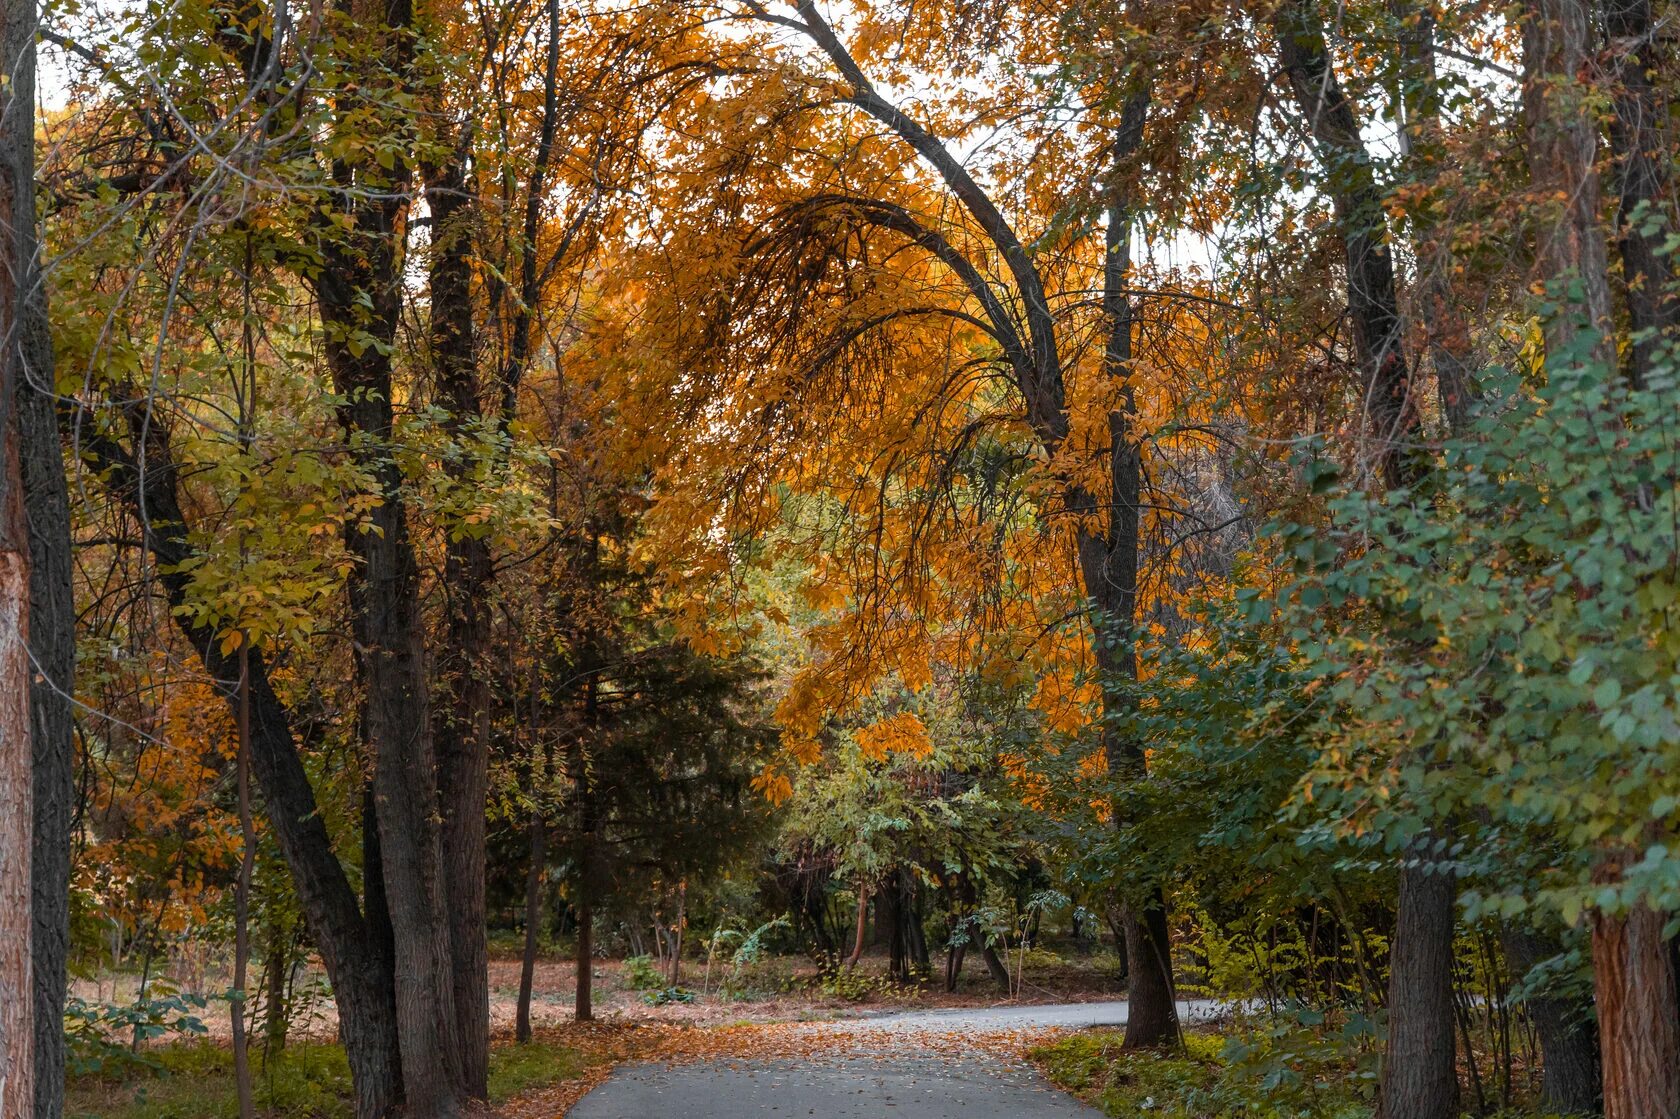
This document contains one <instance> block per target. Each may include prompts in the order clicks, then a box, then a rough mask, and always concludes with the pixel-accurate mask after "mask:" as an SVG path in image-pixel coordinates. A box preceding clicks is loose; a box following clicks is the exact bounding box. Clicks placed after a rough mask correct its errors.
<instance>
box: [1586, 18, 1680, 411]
mask: <svg viewBox="0 0 1680 1119" xmlns="http://www.w3.org/2000/svg"><path fill="white" fill-rule="evenodd" d="M1602 7H1603V24H1604V34H1605V37H1606V38H1607V39H1608V40H1609V55H1610V59H1611V77H1612V80H1613V90H1612V97H1613V100H1614V103H1615V107H1616V115H1615V118H1614V119H1613V121H1612V123H1611V128H1610V141H1611V146H1612V147H1613V149H1614V152H1615V156H1616V179H1617V185H1618V187H1619V188H1620V189H1619V191H1618V194H1619V197H1618V199H1617V206H1616V209H1617V213H1616V236H1617V241H1618V246H1619V248H1620V250H1621V255H1622V276H1623V279H1624V280H1625V282H1626V290H1627V306H1628V325H1629V326H1630V327H1632V333H1633V343H1632V345H1631V346H1630V347H1629V357H1630V359H1631V372H1632V376H1633V381H1634V383H1635V384H1640V385H1642V384H1644V383H1645V382H1646V380H1647V379H1648V377H1649V374H1650V370H1651V364H1652V362H1653V361H1654V360H1655V358H1656V354H1657V349H1658V347H1659V346H1660V345H1661V344H1662V340H1663V337H1664V336H1666V335H1670V334H1671V332H1672V331H1673V329H1674V327H1675V325H1676V322H1677V320H1680V304H1677V303H1676V293H1675V292H1674V290H1673V285H1674V268H1673V262H1672V260H1671V259H1670V255H1669V254H1668V253H1666V252H1664V251H1663V248H1662V245H1663V241H1664V239H1665V238H1667V237H1668V236H1670V235H1671V234H1672V233H1674V232H1675V227H1674V216H1675V213H1674V208H1673V205H1672V203H1671V201H1670V191H1669V173H1668V165H1667V161H1666V159H1665V158H1664V153H1665V152H1666V151H1667V150H1668V149H1667V146H1666V144H1665V142H1664V140H1663V136H1662V129H1663V126H1664V123H1665V122H1666V121H1667V120H1668V113H1669V108H1668V104H1667V98H1666V97H1664V96H1663V94H1662V91H1661V90H1660V89H1659V88H1658V86H1657V85H1656V84H1655V83H1654V82H1653V81H1652V80H1651V71H1652V70H1653V69H1654V68H1655V65H1656V63H1657V61H1658V58H1659V57H1660V56H1659V50H1658V48H1657V46H1656V44H1655V43H1654V41H1653V39H1654V36H1655V34H1656V28H1655V24H1654V22H1653V20H1652V18H1651V3H1650V0H1602Z"/></svg>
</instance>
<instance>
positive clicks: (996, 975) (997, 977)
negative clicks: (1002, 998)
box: [980, 944, 1010, 993]
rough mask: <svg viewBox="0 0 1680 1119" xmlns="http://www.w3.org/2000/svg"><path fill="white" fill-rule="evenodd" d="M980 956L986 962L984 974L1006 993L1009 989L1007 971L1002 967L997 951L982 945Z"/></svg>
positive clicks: (987, 945) (989, 946)
mask: <svg viewBox="0 0 1680 1119" xmlns="http://www.w3.org/2000/svg"><path fill="white" fill-rule="evenodd" d="M980 955H981V958H982V959H984V960H985V961H986V974H987V975H990V976H991V977H992V982H993V983H996V984H997V985H998V988H999V989H1000V990H1002V991H1004V992H1005V993H1007V992H1008V991H1009V987H1010V983H1009V969H1008V968H1007V967H1004V966H1003V961H1002V960H1001V959H999V958H998V954H997V949H996V948H993V947H992V946H991V945H990V944H985V945H982V946H981V950H980Z"/></svg>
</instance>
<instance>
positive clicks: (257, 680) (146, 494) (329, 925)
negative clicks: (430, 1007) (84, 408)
mask: <svg viewBox="0 0 1680 1119" xmlns="http://www.w3.org/2000/svg"><path fill="white" fill-rule="evenodd" d="M128 418H129V426H130V428H131V430H132V431H133V432H134V433H135V434H136V438H138V437H139V433H141V432H145V433H146V437H147V449H146V454H145V460H144V461H145V463H146V468H145V470H144V471H143V472H142V471H141V470H140V468H139V459H138V458H137V457H136V456H135V455H134V454H133V453H132V452H130V451H129V450H128V449H127V448H125V447H123V446H121V445H120V444H118V443H117V442H116V441H115V440H114V439H111V438H108V437H105V436H102V435H99V434H98V433H97V431H95V430H93V429H84V431H83V432H82V433H81V434H82V447H83V449H84V450H85V451H86V452H87V453H88V454H89V455H90V456H91V458H92V460H93V463H92V465H93V466H94V468H95V469H96V470H97V471H98V473H99V474H100V475H102V476H103V477H104V478H105V480H106V485H107V487H108V488H109V490H110V492H111V494H112V496H113V497H114V498H115V499H116V500H117V501H118V502H120V503H121V504H122V505H123V506H124V508H126V509H127V511H128V513H129V515H130V516H131V517H133V518H134V520H135V522H136V524H138V525H139V527H140V530H141V534H142V538H143V540H144V543H145V546H146V548H147V550H148V551H149V552H150V553H151V555H152V557H153V560H154V561H155V563H156V565H157V568H158V571H159V575H158V581H159V583H160V584H161V585H162V588H163V591H164V595H165V598H166V600H167V601H168V603H169V605H170V607H171V610H170V616H171V617H173V618H174V619H175V625H176V628H177V630H178V631H179V632H180V633H181V635H182V637H183V638H185V639H186V641H187V642H188V644H190V645H191V646H192V648H193V649H194V650H195V651H196V652H197V653H198V656H199V660H200V662H201V663H202V664H203V665H204V669H205V671H206V673H208V674H209V675H210V677H211V678H212V679H215V680H219V681H222V682H223V684H224V687H225V691H226V694H227V695H228V696H229V697H230V704H231V703H233V702H234V700H233V696H234V692H235V689H234V688H233V687H232V685H233V682H234V681H236V680H238V678H239V664H238V660H237V657H236V655H234V654H231V653H224V652H223V651H222V647H221V638H220V635H219V634H218V633H216V632H215V631H214V630H212V629H209V628H207V627H203V626H196V625H194V624H192V622H191V621H190V618H189V615H188V614H187V612H185V611H182V610H180V609H179V607H181V606H182V605H184V604H185V603H186V601H187V592H188V589H189V586H190V576H188V575H187V574H186V573H184V572H183V571H182V570H181V565H182V564H183V563H184V562H185V561H186V560H188V559H189V558H190V557H191V555H192V552H191V549H190V547H189V545H188V542H187V526H186V519H185V517H184V516H183V515H182V512H181V506H180V500H179V497H178V495H177V484H178V482H177V478H176V471H175V467H174V461H173V457H172V455H171V452H170V448H169V443H168V431H167V429H166V427H165V426H164V425H163V424H162V423H161V422H157V421H156V420H153V421H152V422H147V420H146V418H145V415H144V408H143V406H142V405H140V404H136V405H135V406H133V407H131V408H130V409H129V411H128ZM249 673H250V676H249V681H250V685H249V686H250V704H251V771H252V773H253V775H254V776H255V777H256V779H257V784H258V786H259V787H260V788H261V789H262V792H263V800H264V803H265V805H266V807H267V814H268V818H269V821H270V823H271V824H272V826H273V828H274V834H275V838H276V840H277V841H278V843H279V846H280V853H281V856H282V857H283V858H284V859H285V860H286V865H287V868H288V869H289V870H290V871H291V874H292V881H293V883H294V885H295V887H296V889H297V892H298V898H299V900H300V901H301V902H302V905H303V911H304V915H305V918H306V919H307V920H308V922H309V929H310V932H311V934H312V935H313V937H314V940H315V944H316V946H317V947H318V948H319V949H320V952H321V960H322V963H323V964H324V965H325V967H326V971H327V976H328V978H329V979H330V980H331V982H332V985H333V997H334V1001H335V1002H336V1004H337V1007H338V1017H339V1034H340V1037H341V1039H342V1040H343V1042H344V1047H345V1051H346V1055H347V1057H348V1058H349V1063H350V1070H351V1078H352V1080H353V1081H354V1085H355V1091H356V1115H357V1117H358V1119H381V1117H383V1116H386V1115H388V1114H390V1112H391V1109H392V1108H393V1107H395V1106H396V1105H397V1104H399V1103H400V1102H401V1100H402V1092H401V1089H400V1083H399V1080H398V1075H399V1068H400V1061H399V1057H398V1052H397V1027H396V1021H395V1017H394V1012H393V1010H392V1007H391V988H392V982H393V979H392V963H391V957H390V954H389V952H388V951H382V950H381V947H380V945H379V943H378V941H377V938H375V937H372V936H371V935H370V934H369V925H368V923H366V922H364V921H363V918H362V913H361V910H360V908H359V907H358V905H357V901H356V894H355V891H354V890H352V889H351V887H350V882H349V879H348V878H347V877H346V876H345V874H344V868H343V866H342V865H340V863H339V861H338V858H337V856H336V855H335V854H334V853H333V848H332V840H331V837H330V836H328V834H327V829H326V825H325V823H324V822H323V821H322V818H321V815H320V812H319V810H318V809H317V806H316V802H315V792H314V789H313V788H312V787H311V786H310V784H309V777H308V774H307V773H306V772H305V770H304V768H303V762H302V759H301V758H300V757H299V756H298V751H297V744H296V740H295V738H294V735H293V732H292V727H291V721H290V715H289V713H288V712H287V710H286V707H285V705H284V704H283V703H282V702H281V701H280V698H279V696H278V695H276V694H275V692H274V688H273V685H272V684H271V683H270V681H269V676H268V667H267V663H266V661H265V660H264V658H263V657H262V655H261V653H260V652H256V651H253V652H252V653H251V654H250V656H249ZM230 710H231V708H230ZM375 865H377V860H375Z"/></svg>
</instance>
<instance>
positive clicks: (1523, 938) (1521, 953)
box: [1499, 924, 1601, 1115]
mask: <svg viewBox="0 0 1680 1119" xmlns="http://www.w3.org/2000/svg"><path fill="white" fill-rule="evenodd" d="M1499 943H1500V946H1501V947H1502V948H1503V949H1504V951H1505V960H1506V963H1507V964H1509V966H1510V969H1511V977H1512V979H1513V980H1516V981H1521V980H1522V979H1523V977H1524V976H1526V975H1528V974H1529V973H1530V972H1531V971H1533V970H1534V968H1535V967H1536V966H1538V965H1539V964H1541V963H1544V962H1545V961H1546V960H1548V959H1551V958H1552V957H1554V956H1557V955H1559V954H1560V953H1562V952H1563V945H1562V944H1561V943H1560V942H1559V941H1558V938H1557V937H1556V936H1555V935H1554V936H1546V935H1544V934H1542V933H1539V932H1536V931H1534V930H1533V929H1528V928H1523V927H1520V926H1517V925H1510V924H1508V925H1506V926H1504V927H1503V928H1502V929H1501V930H1500V935H1499ZM1523 1008H1524V1009H1525V1010H1526V1011H1527V1012H1528V1017H1529V1021H1531V1022H1533V1023H1534V1032H1535V1034H1536V1035H1537V1037H1538V1038H1539V1041H1540V1060H1541V1081H1540V1104H1541V1107H1542V1108H1544V1109H1545V1110H1546V1111H1548V1112H1552V1113H1555V1114H1558V1115H1588V1114H1595V1113H1597V1111H1598V1105H1599V1099H1600V1095H1599V1093H1600V1089H1601V1081H1600V1072H1599V1067H1598V1029H1597V1027H1596V1025H1595V1024H1594V1020H1593V1017H1592V1007H1591V1006H1590V1005H1588V1006H1571V1005H1570V1004H1569V1003H1567V1002H1565V1001H1563V1000H1561V999H1556V998H1552V997H1550V996H1547V995H1536V996H1533V997H1531V998H1529V999H1528V1000H1526V1001H1525V1002H1524V1003H1523Z"/></svg>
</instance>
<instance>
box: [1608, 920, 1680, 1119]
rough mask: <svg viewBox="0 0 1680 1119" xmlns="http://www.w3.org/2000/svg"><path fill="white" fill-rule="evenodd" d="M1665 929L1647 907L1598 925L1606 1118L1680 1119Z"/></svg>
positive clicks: (1678, 1046) (1677, 1016)
mask: <svg viewBox="0 0 1680 1119" xmlns="http://www.w3.org/2000/svg"><path fill="white" fill-rule="evenodd" d="M1663 924H1664V918H1663V915H1662V914H1660V913H1656V912H1653V911H1652V910H1651V909H1650V908H1648V907H1646V906H1645V905H1643V904H1641V905H1638V906H1635V907H1634V908H1633V909H1631V910H1629V911H1628V912H1627V913H1625V914H1618V915H1615V916H1607V915H1604V914H1598V915H1596V916H1595V917H1594V918H1593V926H1592V954H1593V988H1594V991H1595V994H1596V996H1597V1002H1598V1024H1599V1034H1600V1037H1601V1040H1602V1043H1603V1057H1604V1119H1680V1006H1677V1005H1676V999H1675V986H1674V984H1675V975H1674V963H1673V955H1672V954H1671V953H1670V951H1669V946H1668V943H1667V942H1666V941H1665V940H1664V939H1663Z"/></svg>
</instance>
